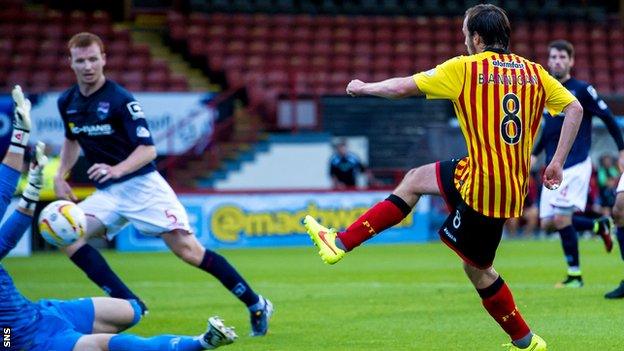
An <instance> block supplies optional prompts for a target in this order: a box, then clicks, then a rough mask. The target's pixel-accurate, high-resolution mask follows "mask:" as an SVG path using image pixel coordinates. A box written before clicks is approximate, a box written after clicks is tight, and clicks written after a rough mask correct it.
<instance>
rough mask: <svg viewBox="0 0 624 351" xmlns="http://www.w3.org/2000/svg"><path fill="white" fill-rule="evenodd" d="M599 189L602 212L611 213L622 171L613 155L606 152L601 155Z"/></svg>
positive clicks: (598, 176) (598, 174)
mask: <svg viewBox="0 0 624 351" xmlns="http://www.w3.org/2000/svg"><path fill="white" fill-rule="evenodd" d="M596 173H597V178H598V191H599V198H600V206H601V207H602V210H601V213H602V214H604V215H610V210H611V207H613V205H614V204H615V189H616V187H617V183H618V180H619V179H620V171H619V170H618V167H617V165H616V164H615V160H614V159H613V156H611V155H608V154H605V155H602V156H601V157H600V163H599V165H598V170H597V171H596Z"/></svg>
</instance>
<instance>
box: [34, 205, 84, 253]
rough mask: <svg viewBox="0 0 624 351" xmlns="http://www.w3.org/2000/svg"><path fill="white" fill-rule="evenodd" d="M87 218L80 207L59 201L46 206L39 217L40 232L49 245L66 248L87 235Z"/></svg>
mask: <svg viewBox="0 0 624 351" xmlns="http://www.w3.org/2000/svg"><path fill="white" fill-rule="evenodd" d="M86 231H87V218H86V217H85V214H84V212H83V211H82V209H81V208H80V207H78V205H76V204H75V203H73V202H71V201H66V200H58V201H54V202H52V203H50V204H49V205H48V206H46V207H45V208H44V209H43V211H41V214H40V215H39V232H40V233H41V236H43V238H44V239H45V241H47V242H48V243H50V244H52V245H54V246H58V247H64V246H67V245H71V244H72V243H74V242H75V241H76V240H78V239H79V238H81V237H83V236H84V235H85V232H86Z"/></svg>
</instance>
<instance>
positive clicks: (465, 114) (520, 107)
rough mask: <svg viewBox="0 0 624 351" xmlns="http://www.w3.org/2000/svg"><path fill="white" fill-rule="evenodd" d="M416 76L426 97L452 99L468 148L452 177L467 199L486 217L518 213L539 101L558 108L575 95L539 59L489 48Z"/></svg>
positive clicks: (538, 116)
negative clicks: (534, 61)
mask: <svg viewBox="0 0 624 351" xmlns="http://www.w3.org/2000/svg"><path fill="white" fill-rule="evenodd" d="M413 78H414V81H415V82H416V85H417V86H418V88H419V89H420V91H422V92H423V93H424V94H426V96H427V98H428V99H448V100H451V101H452V103H453V106H454V108H455V113H456V115H457V118H458V120H459V125H460V128H461V131H462V134H463V135H464V138H465V140H466V147H467V149H468V157H467V158H464V159H463V160H461V161H460V163H459V164H458V165H457V167H456V169H455V174H454V177H455V179H454V183H455V187H456V188H457V189H458V191H459V193H460V194H461V196H462V198H463V200H464V201H465V202H466V204H467V205H469V206H470V207H472V208H473V209H474V210H476V211H478V212H480V213H482V214H483V215H485V216H488V217H496V218H511V217H517V216H519V215H521V214H522V208H523V204H524V198H525V196H526V194H527V191H528V184H529V182H528V179H529V178H528V177H529V168H530V156H531V151H532V148H533V141H534V139H535V135H536V134H537V131H538V129H539V125H540V122H541V119H542V118H541V117H542V112H543V110H544V107H546V109H547V110H548V111H549V112H550V113H551V114H553V115H555V114H558V113H560V112H561V111H562V110H563V109H564V108H565V107H566V106H567V105H568V104H570V103H571V102H573V101H574V100H576V98H575V97H574V95H572V94H571V93H570V92H569V91H568V90H567V89H566V88H564V87H563V86H562V85H561V84H560V83H559V82H558V81H557V80H556V79H555V78H553V77H552V76H550V74H548V72H546V71H545V70H544V68H543V67H542V66H540V65H539V64H536V63H533V62H531V61H529V60H527V59H525V58H523V57H520V56H517V55H514V54H501V53H496V52H492V51H485V52H482V53H479V54H475V55H470V56H459V57H455V58H453V59H450V60H448V61H446V62H444V63H442V64H440V65H438V66H436V67H435V68H434V69H431V70H429V71H426V72H421V73H418V74H415V75H414V76H413Z"/></svg>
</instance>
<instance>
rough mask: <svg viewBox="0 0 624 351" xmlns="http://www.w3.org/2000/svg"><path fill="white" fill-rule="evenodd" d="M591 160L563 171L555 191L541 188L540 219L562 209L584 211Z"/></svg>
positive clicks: (588, 159)
mask: <svg viewBox="0 0 624 351" xmlns="http://www.w3.org/2000/svg"><path fill="white" fill-rule="evenodd" d="M591 173H592V163H591V158H589V157H588V158H587V159H586V160H585V161H583V162H581V163H579V164H576V165H574V166H572V167H570V168H566V169H564V170H563V181H562V182H561V185H560V186H559V188H557V190H550V189H548V188H546V187H545V186H542V195H541V197H540V208H539V212H540V214H539V216H540V218H546V217H552V216H554V215H555V214H558V213H561V210H562V209H567V210H569V209H574V211H577V210H578V211H584V210H585V206H586V205H587V193H588V192H589V181H590V179H591Z"/></svg>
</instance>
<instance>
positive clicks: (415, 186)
mask: <svg viewBox="0 0 624 351" xmlns="http://www.w3.org/2000/svg"><path fill="white" fill-rule="evenodd" d="M436 168H437V163H430V164H428V165H425V166H421V167H418V168H414V169H412V170H410V171H409V172H407V174H406V175H405V177H404V178H403V180H402V181H401V183H400V184H399V186H397V188H396V189H395V190H394V191H393V192H392V194H391V195H390V196H388V198H387V199H385V200H384V201H381V202H379V203H377V204H376V205H375V206H373V207H372V208H370V209H369V210H368V211H366V212H365V213H364V214H363V215H362V216H360V217H359V218H358V219H357V220H356V221H355V222H353V224H351V225H350V226H349V227H348V228H347V229H346V230H345V231H344V232H341V233H338V234H336V231H335V230H334V229H329V228H326V227H324V226H322V225H320V224H319V223H317V222H316V220H315V219H314V218H313V217H311V216H306V218H305V219H304V223H305V226H306V229H307V231H308V234H310V237H311V238H312V241H313V242H314V244H315V245H316V246H317V247H318V248H319V254H320V255H321V258H322V259H323V261H325V262H326V263H328V264H334V263H336V262H338V261H339V260H340V259H341V258H342V257H343V256H344V253H345V251H351V250H353V249H354V248H355V247H357V246H359V245H361V244H362V243H363V242H365V241H366V240H368V239H370V238H372V237H373V236H375V235H377V234H378V233H381V232H382V231H383V230H386V229H388V228H390V227H392V226H394V225H396V224H398V223H400V222H401V221H402V220H403V219H404V218H405V217H407V215H409V213H410V212H411V211H412V208H413V207H414V206H416V203H418V200H419V199H420V196H421V195H423V194H432V195H439V194H440V189H439V188H438V182H437V176H436Z"/></svg>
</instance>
